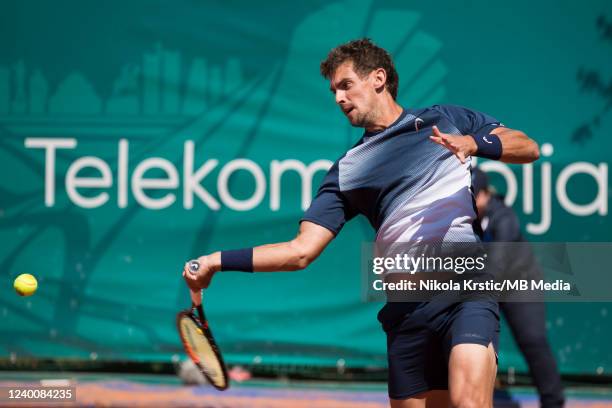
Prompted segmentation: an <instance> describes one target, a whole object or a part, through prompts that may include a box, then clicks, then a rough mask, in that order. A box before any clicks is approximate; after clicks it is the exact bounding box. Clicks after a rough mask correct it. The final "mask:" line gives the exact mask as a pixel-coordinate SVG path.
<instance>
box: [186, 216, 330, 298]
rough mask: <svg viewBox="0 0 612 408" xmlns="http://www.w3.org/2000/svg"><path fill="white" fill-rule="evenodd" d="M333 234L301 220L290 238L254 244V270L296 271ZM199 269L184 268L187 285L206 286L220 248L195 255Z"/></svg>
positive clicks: (217, 262)
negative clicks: (193, 270)
mask: <svg viewBox="0 0 612 408" xmlns="http://www.w3.org/2000/svg"><path fill="white" fill-rule="evenodd" d="M333 238H334V234H333V233H332V232H331V231H330V230H328V229H327V228H324V227H321V226H319V225H317V224H315V223H312V222H309V221H303V222H302V223H301V224H300V229H299V231H298V234H297V236H296V237H295V238H294V239H292V240H291V241H287V242H280V243H276V244H267V245H261V246H258V247H255V248H253V271H257V272H277V271H296V270H300V269H304V268H306V267H307V266H308V265H310V263H311V262H313V261H314V260H315V259H316V258H317V257H318V256H319V255H320V254H321V252H323V249H325V247H326V246H327V245H328V244H329V243H330V242H331V240H332V239H333ZM198 261H199V262H200V269H199V270H198V272H197V273H195V274H194V273H193V272H191V271H190V270H189V267H188V264H185V268H184V269H183V277H184V278H185V281H186V282H187V285H188V286H189V288H191V289H193V290H199V289H203V288H207V287H208V285H210V281H211V279H212V277H213V276H214V274H215V273H216V272H218V271H220V270H221V252H214V253H212V254H210V255H204V256H201V257H199V258H198Z"/></svg>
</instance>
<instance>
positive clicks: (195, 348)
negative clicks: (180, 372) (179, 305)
mask: <svg viewBox="0 0 612 408" xmlns="http://www.w3.org/2000/svg"><path fill="white" fill-rule="evenodd" d="M196 309H199V310H198V313H200V316H199V317H201V319H200V318H199V317H198V316H196V314H195V311H196ZM203 315H204V313H203V312H202V311H201V306H199V307H198V308H193V309H191V310H183V311H182V312H179V313H178V314H177V316H176V325H177V329H178V332H179V336H180V338H181V342H182V343H183V347H184V348H185V352H186V353H187V355H188V356H189V358H191V360H192V361H193V362H194V364H195V365H196V366H197V367H198V368H199V369H200V371H201V372H202V374H204V376H205V377H206V379H207V380H208V382H209V383H210V384H211V385H212V386H213V387H215V388H216V389H218V390H220V391H223V390H226V389H228V388H229V377H228V375H227V368H226V367H225V363H224V362H223V357H222V356H221V351H220V350H219V347H218V346H217V343H215V339H214V338H213V335H212V332H211V331H210V328H209V327H208V322H207V321H206V319H205V318H204V316H203Z"/></svg>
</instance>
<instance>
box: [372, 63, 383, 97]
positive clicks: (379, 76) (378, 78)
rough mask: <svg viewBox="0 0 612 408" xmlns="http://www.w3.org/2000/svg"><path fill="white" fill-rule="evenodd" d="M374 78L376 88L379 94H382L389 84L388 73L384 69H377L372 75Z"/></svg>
mask: <svg viewBox="0 0 612 408" xmlns="http://www.w3.org/2000/svg"><path fill="white" fill-rule="evenodd" d="M370 75H371V76H372V80H373V84H374V88H375V89H376V91H377V92H382V91H383V89H384V87H385V84H386V83H387V72H386V71H385V70H384V68H376V69H375V70H374V71H372V73H371V74H370Z"/></svg>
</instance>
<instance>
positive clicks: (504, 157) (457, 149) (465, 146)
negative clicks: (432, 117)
mask: <svg viewBox="0 0 612 408" xmlns="http://www.w3.org/2000/svg"><path fill="white" fill-rule="evenodd" d="M432 131H433V135H432V136H430V138H431V140H433V141H434V142H436V143H438V144H440V145H442V146H444V147H446V148H447V149H448V150H450V151H451V152H453V153H454V154H455V156H457V158H458V159H459V160H460V161H461V163H465V160H466V158H467V157H468V156H476V155H477V154H478V145H477V144H476V141H475V139H474V138H473V137H465V136H458V135H453V134H449V133H442V132H440V130H439V129H438V127H437V126H434V127H433V128H432ZM491 134H493V135H495V136H497V138H498V139H499V141H500V142H501V148H502V151H501V157H499V158H498V159H497V160H500V161H502V162H505V163H517V164H521V163H531V162H533V161H536V160H537V159H538V158H539V157H540V150H539V148H538V144H537V143H536V142H535V141H533V140H532V139H530V138H529V137H528V136H527V135H526V134H525V133H524V132H521V131H520V130H515V129H509V128H506V127H503V126H500V127H498V128H495V129H493V130H492V131H491ZM485 138H486V136H485ZM483 141H484V142H485V143H488V142H489V141H488V140H483Z"/></svg>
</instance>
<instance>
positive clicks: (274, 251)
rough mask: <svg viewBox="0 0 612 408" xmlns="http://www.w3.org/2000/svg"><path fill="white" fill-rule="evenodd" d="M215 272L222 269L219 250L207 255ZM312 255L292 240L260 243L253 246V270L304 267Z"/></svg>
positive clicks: (297, 268)
mask: <svg viewBox="0 0 612 408" xmlns="http://www.w3.org/2000/svg"><path fill="white" fill-rule="evenodd" d="M209 257H210V260H211V263H212V268H213V270H214V271H215V272H218V271H220V270H221V269H222V264H221V252H214V253H212V254H210V255H209ZM313 260H314V259H313V257H312V256H310V255H309V254H308V252H307V251H305V250H303V249H301V248H300V247H299V245H296V243H295V242H294V241H289V242H280V243H277V244H267V245H261V246H257V247H254V248H253V271H254V272H283V271H297V270H300V269H304V268H306V267H307V266H308V265H309V264H310V263H311V262H312V261H313Z"/></svg>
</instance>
